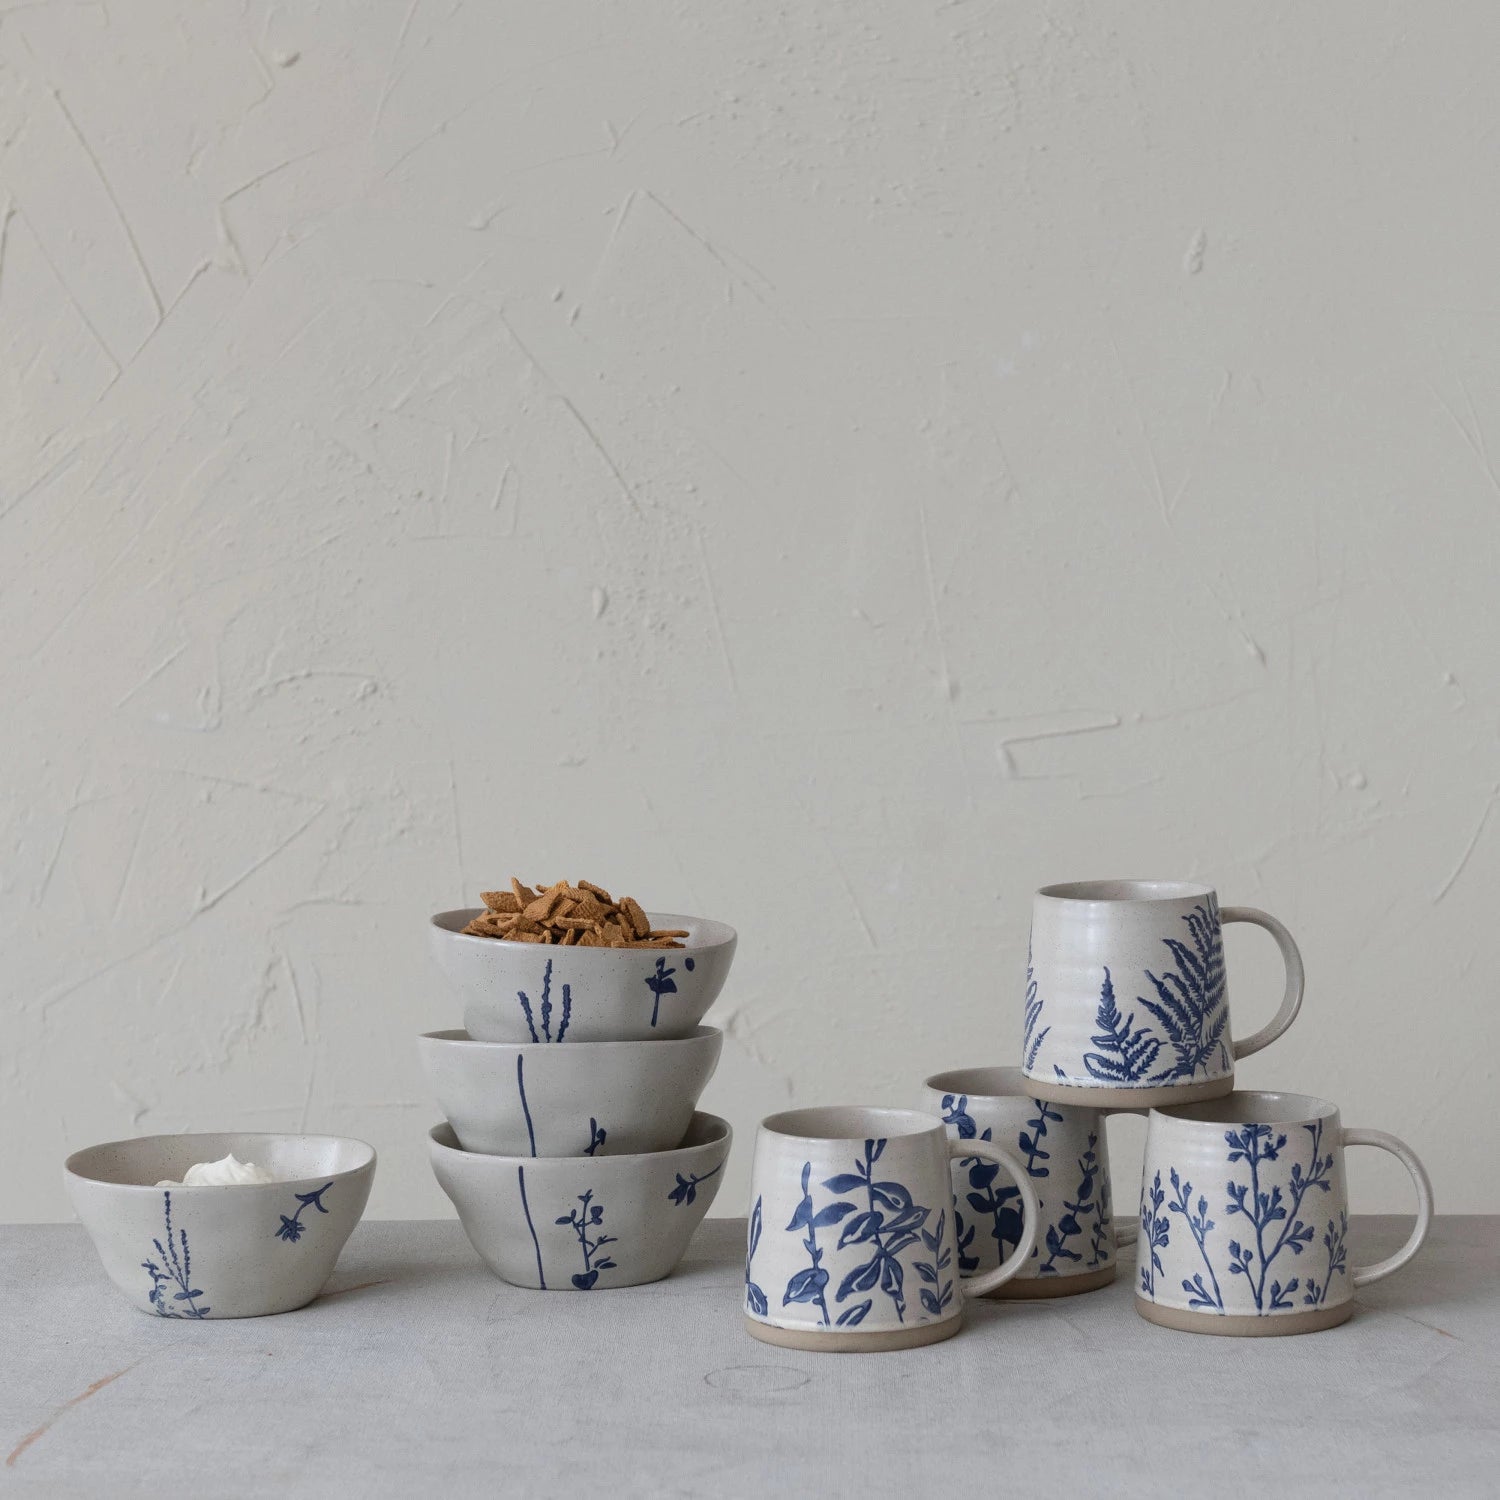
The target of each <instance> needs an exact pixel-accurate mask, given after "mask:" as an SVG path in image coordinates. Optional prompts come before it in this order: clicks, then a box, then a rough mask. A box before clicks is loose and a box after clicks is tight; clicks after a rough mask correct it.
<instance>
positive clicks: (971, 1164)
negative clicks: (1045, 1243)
mask: <svg viewBox="0 0 1500 1500" xmlns="http://www.w3.org/2000/svg"><path fill="white" fill-rule="evenodd" d="M990 1135H991V1131H990V1129H989V1127H988V1126H986V1127H985V1131H984V1134H983V1135H981V1136H980V1137H979V1139H980V1140H982V1141H987V1140H989V1138H990ZM958 1164H959V1166H961V1167H963V1168H964V1169H965V1170H966V1171H967V1172H968V1174H969V1191H968V1192H967V1193H966V1194H965V1195H964V1197H965V1200H966V1201H967V1203H968V1205H969V1207H970V1208H971V1209H973V1210H974V1212H975V1213H976V1214H984V1215H985V1216H986V1217H987V1218H988V1219H989V1221H990V1237H991V1239H993V1240H994V1241H995V1253H996V1255H997V1257H998V1258H999V1259H1000V1260H1002V1261H1003V1260H1004V1259H1005V1247H1006V1245H1007V1244H1008V1245H1009V1246H1010V1247H1011V1249H1015V1247H1016V1246H1017V1245H1019V1244H1020V1243H1021V1231H1022V1229H1023V1228H1024V1227H1025V1220H1024V1219H1023V1217H1022V1214H1021V1206H1020V1205H1021V1190H1020V1188H1018V1187H1017V1186H1016V1185H1015V1184H1014V1183H1010V1182H1007V1183H1001V1184H998V1185H997V1183H996V1181H995V1179H996V1178H998V1177H999V1175H1000V1164H999V1163H998V1162H993V1161H986V1160H985V1159H984V1158H983V1157H980V1156H964V1157H960V1158H959V1163H958ZM1037 1201H1038V1204H1040V1202H1041V1200H1040V1199H1038V1200H1037ZM957 1212H958V1211H957V1208H956V1206H955V1209H954V1223H955V1226H956V1228H957V1229H958V1244H959V1250H960V1252H962V1251H963V1250H964V1249H965V1248H966V1247H967V1246H968V1244H969V1242H970V1241H971V1240H972V1239H973V1238H974V1227H973V1226H972V1225H971V1226H969V1227H968V1229H967V1231H966V1230H965V1227H964V1224H963V1221H962V1220H961V1219H959V1218H958V1216H957ZM1031 1253H1032V1254H1033V1255H1035V1254H1036V1253H1037V1252H1036V1249H1035V1248H1033V1249H1032V1252H1031ZM968 1259H969V1260H970V1261H971V1264H968V1265H965V1264H964V1257H962V1255H961V1256H960V1260H959V1268H960V1269H961V1270H967V1271H973V1270H977V1269H978V1267H979V1258H978V1256H972V1257H968Z"/></svg>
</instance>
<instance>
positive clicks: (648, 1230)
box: [428, 1113, 733, 1292]
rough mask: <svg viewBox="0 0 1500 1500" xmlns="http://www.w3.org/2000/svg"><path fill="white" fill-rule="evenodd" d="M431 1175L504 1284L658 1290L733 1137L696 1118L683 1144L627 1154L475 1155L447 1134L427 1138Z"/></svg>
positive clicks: (438, 1129) (708, 1198)
mask: <svg viewBox="0 0 1500 1500" xmlns="http://www.w3.org/2000/svg"><path fill="white" fill-rule="evenodd" d="M428 1135H429V1145H428V1152H429V1155H430V1157H431V1160H432V1170H433V1173H434V1174H435V1175H436V1177H437V1180H438V1182H439V1184H440V1185H441V1186H442V1189H443V1191H444V1192H445V1193H446V1194H447V1195H448V1197H449V1198H450V1199H452V1201H453V1206H454V1207H455V1208H456V1209H457V1210H458V1217H459V1219H460V1220H461V1221H462V1223H463V1226H464V1233H465V1234H467V1235H468V1237H469V1243H470V1244H472V1245H473V1246H474V1248H475V1250H476V1251H478V1252H479V1258H480V1259H481V1260H482V1261H483V1262H484V1263H485V1265H487V1266H488V1267H489V1268H490V1270H492V1271H493V1272H494V1273H495V1275H496V1276H499V1277H500V1278H501V1279H502V1280H504V1281H508V1282H510V1283H512V1284H513V1285H514V1286H523V1287H531V1288H533V1289H535V1290H538V1291H552V1292H555V1291H580V1292H587V1291H604V1290H607V1289H608V1288H610V1287H621V1286H637V1285H639V1284H640V1283H641V1282H646V1281H659V1280H660V1279H661V1278H662V1277H663V1276H666V1275H667V1274H668V1273H669V1272H671V1270H672V1269H673V1267H674V1266H676V1264H677V1262H678V1261H680V1260H681V1259H682V1256H683V1253H684V1252H685V1251H686V1249H687V1247H688V1241H689V1240H690V1239H692V1237H693V1231H694V1230H695V1229H696V1228H697V1227H698V1225H699V1223H700V1222H701V1221H702V1218H703V1216H704V1214H706V1213H707V1212H708V1209H709V1205H710V1204H711V1203H712V1202H713V1201H714V1196H715V1194H717V1192H718V1191H719V1184H720V1182H722V1181H723V1168H724V1163H725V1162H726V1161H727V1160H728V1159H729V1148H730V1144H731V1142H732V1141H733V1132H732V1131H731V1130H730V1128H729V1125H728V1123H727V1122H726V1121H724V1120H721V1119H719V1118H718V1116H717V1115H708V1114H702V1113H699V1114H695V1115H694V1116H693V1118H692V1121H691V1123H690V1124H689V1126H688V1129H687V1133H686V1137H685V1139H684V1141H683V1143H682V1145H681V1146H679V1147H678V1148H677V1149H675V1150H672V1151H655V1152H650V1153H645V1154H641V1155H637V1156H596V1157H589V1156H583V1157H576V1156H575V1157H531V1156H482V1155H477V1154H475V1153H473V1152H468V1151H462V1150H460V1149H459V1147H458V1138H457V1136H455V1135H454V1133H453V1127H452V1126H451V1125H447V1124H443V1125H435V1126H433V1128H432V1130H431V1131H429V1132H428Z"/></svg>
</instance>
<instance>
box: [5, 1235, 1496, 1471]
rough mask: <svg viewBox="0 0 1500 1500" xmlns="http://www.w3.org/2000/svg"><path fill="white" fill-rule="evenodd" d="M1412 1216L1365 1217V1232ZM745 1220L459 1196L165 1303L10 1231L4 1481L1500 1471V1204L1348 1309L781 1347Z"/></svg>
mask: <svg viewBox="0 0 1500 1500" xmlns="http://www.w3.org/2000/svg"><path fill="white" fill-rule="evenodd" d="M1408 1224H1409V1220H1402V1219H1381V1218H1365V1219H1359V1220H1356V1221H1355V1226H1354V1233H1353V1245H1354V1258H1355V1259H1356V1260H1361V1261H1363V1260H1369V1259H1373V1258H1375V1257H1376V1256H1379V1255H1383V1254H1385V1253H1386V1252H1387V1251H1389V1250H1390V1249H1393V1248H1394V1247H1395V1245H1396V1244H1397V1243H1399V1240H1400V1239H1401V1237H1403V1236H1404V1235H1405V1233H1406V1230H1407V1226H1408ZM743 1245H744V1224H743V1221H740V1220H717V1221H709V1222H708V1223H706V1224H705V1225H704V1226H703V1228H702V1229H701V1230H700V1231H699V1233H698V1236H697V1238H696V1239H695V1240H694V1243H693V1246H692V1249H691V1250H690V1251H689V1254H688V1258H687V1260H686V1261H685V1263H684V1264H683V1266H682V1267H681V1268H680V1269H679V1270H678V1272H677V1273H676V1274H675V1275H674V1276H672V1277H671V1278H670V1279H668V1280H667V1281H663V1282H658V1283H657V1284H656V1285H654V1286H644V1287H633V1288H629V1289H623V1290H619V1291H613V1292H595V1293H588V1294H577V1293H538V1292H528V1291H520V1290H518V1289H516V1288H514V1287H510V1286H506V1285H505V1284H504V1283H503V1282H499V1281H496V1280H495V1279H494V1278H493V1277H491V1276H490V1275H489V1274H488V1272H486V1271H485V1270H484V1268H483V1267H482V1266H481V1265H480V1264H479V1263H478V1261H477V1260H476V1259H475V1257H474V1254H473V1252H472V1251H471V1250H470V1248H469V1246H468V1243H467V1242H466V1241H465V1239H464V1237H463V1233H462V1231H461V1230H460V1229H459V1227H458V1225H457V1224H456V1223H369V1224H364V1225H362V1226H361V1227H360V1228H359V1229H358V1230H356V1231H355V1234H354V1236H353V1238H352V1239H351V1240H350V1242H349V1245H348V1247H347V1248H346V1249H345V1251H344V1255H343V1258H342V1259H341V1260H340V1262H339V1265H338V1268H337V1270H336V1271H335V1272H334V1276H333V1279H332V1280H331V1282H330V1283H329V1288H328V1291H327V1292H326V1293H325V1294H324V1295H323V1296H322V1297H321V1298H320V1299H319V1300H318V1301H316V1302H315V1303H313V1304H312V1305H311V1306H310V1307H307V1308H305V1309H303V1310H302V1311H300V1312H296V1313H288V1314H285V1315H283V1316H281V1317H277V1318H258V1319H253V1320H247V1321H243V1322H222V1323H219V1322H208V1323H182V1322H165V1321H157V1320H154V1319H152V1318H149V1317H145V1316H143V1315H142V1314H140V1313H138V1312H136V1311H134V1310H133V1309H132V1308H130V1307H129V1306H127V1305H126V1303H125V1302H124V1301H123V1300H122V1299H120V1298H119V1296H118V1295H117V1294H116V1293H115V1291H114V1290H113V1288H111V1287H110V1286H109V1285H108V1283H107V1282H106V1281H105V1279H104V1274H103V1272H102V1270H101V1269H100V1268H99V1265H98V1263H97V1261H96V1260H95V1259H94V1256H93V1252H92V1249H91V1247H90V1245H89V1243H88V1241H87V1239H86V1237H85V1236H84V1233H83V1231H82V1230H81V1229H80V1228H77V1227H75V1226H71V1225H45V1226H20V1227H12V1228H0V1292H3V1301H0V1307H3V1308H4V1313H3V1315H0V1326H3V1328H4V1337H3V1339H0V1351H3V1357H0V1444H3V1449H4V1452H5V1454H7V1455H8V1456H7V1457H5V1458H4V1459H3V1461H0V1494H12V1493H13V1494H17V1495H49V1496H50V1495H63V1496H90V1495H108V1496H134V1495H141V1496H150V1497H153V1500H171V1497H176V1496H193V1497H195V1500H201V1497H218V1496H239V1495H272V1496H277V1497H283V1496H301V1495H320V1496H326V1495H345V1494H349V1495H358V1496H361V1497H372V1496H386V1495H392V1496H396V1495H400V1496H406V1495H414V1496H416V1495H420V1496H427V1495H431V1496H439V1495H441V1496H454V1495H459V1496H464V1495H471V1494H472V1495H480V1494H483V1495H501V1496H509V1495H520V1496H529V1495H552V1494H565V1495H567V1496H568V1497H569V1500H596V1497H599V1500H603V1497H618V1496H635V1495H640V1496H676V1495H683V1496H699V1495H703V1496H714V1497H735V1496H742V1495H743V1496H754V1497H757V1500H767V1497H770V1496H777V1497H788V1496H790V1497H800V1496H851V1497H852V1496H858V1497H862V1500H873V1497H877V1496H886V1495H890V1496H903V1497H912V1500H967V1497H969V1496H974V1497H980V1496H983V1497H985V1500H992V1497H996V1496H1004V1497H1007V1500H1008V1497H1022V1496H1025V1497H1033V1496H1034V1497H1037V1500H1052V1497H1064V1496H1067V1497H1073V1496H1080V1495H1106V1494H1107V1495H1108V1496H1109V1497H1110V1500H1128V1497H1132V1496H1137V1495H1139V1496H1150V1497H1151V1500H1163V1497H1169V1496H1178V1495H1185V1494H1191V1493H1194V1492H1197V1491H1202V1492H1203V1493H1204V1494H1207V1495H1213V1496H1226V1495H1251V1494H1257V1495H1259V1494H1265V1495H1270V1496H1275V1497H1278V1500H1280V1497H1286V1496H1297V1495H1320V1496H1327V1495H1331V1494H1333V1495H1358V1496H1362V1497H1372V1496H1383V1495H1412V1494H1419V1493H1420V1494H1424V1495H1427V1496H1434V1497H1437V1496H1467V1495H1491V1496H1492V1495H1496V1494H1500V1337H1497V1335H1500V1218H1443V1219H1440V1220H1439V1221H1438V1222H1437V1224H1436V1226H1435V1227H1434V1231H1433V1234H1432V1237H1431V1239H1430V1240H1429V1241H1428V1244H1427V1248H1426V1250H1425V1251H1424V1252H1423V1254H1422V1256H1421V1257H1420V1258H1419V1259H1418V1260H1417V1261H1416V1262H1415V1263H1414V1264H1413V1265H1412V1266H1411V1267H1409V1268H1408V1269H1407V1270H1405V1271H1403V1272H1400V1273H1398V1274H1397V1275H1396V1276H1393V1277H1391V1278H1390V1279H1389V1280H1387V1281H1384V1282H1381V1283H1380V1284H1379V1285H1377V1286H1373V1287H1370V1288H1367V1289H1366V1290H1365V1291H1364V1292H1363V1293H1362V1294H1361V1298H1360V1303H1361V1310H1360V1312H1359V1313H1358V1314H1357V1315H1356V1316H1355V1318H1354V1319H1353V1320H1352V1321H1351V1322H1350V1323H1347V1324H1345V1325H1344V1326H1343V1327H1342V1328H1338V1329H1334V1330H1332V1331H1330V1332H1327V1333H1319V1334H1310V1335H1305V1336H1303V1337H1300V1338H1285V1339H1218V1338H1204V1337H1201V1336H1194V1335H1191V1334H1180V1333H1171V1332H1168V1331H1167V1330H1165V1329H1160V1328H1155V1327H1152V1326H1150V1325H1149V1324H1147V1323H1145V1322H1143V1321H1142V1320H1141V1319H1140V1318H1138V1317H1136V1315H1135V1313H1134V1311H1133V1310H1132V1307H1131V1288H1132V1284H1133V1281H1134V1272H1133V1266H1132V1263H1131V1261H1130V1260H1129V1259H1128V1258H1127V1259H1126V1261H1125V1263H1124V1265H1123V1266H1122V1270H1121V1275H1120V1279H1119V1280H1118V1281H1117V1282H1116V1283H1115V1285H1114V1286H1112V1287H1109V1288H1107V1289H1105V1290H1104V1291H1100V1292H1095V1293H1092V1294H1090V1295H1088V1296H1084V1297H1076V1298H1063V1299H1059V1300H1056V1301H1051V1302H1033V1303H1015V1302H1012V1303H998V1304H996V1303H979V1304H971V1307H970V1313H969V1322H968V1325H967V1326H966V1328H965V1329H964V1331H963V1332H962V1333H961V1334H960V1335H959V1336H958V1337H957V1338H956V1339H953V1340H951V1341H949V1342H948V1343H945V1344H938V1345H935V1346H933V1347H931V1348H927V1349H916V1350H912V1351H909V1352H906V1353H902V1354H883V1355H843V1356H840V1355H814V1354H800V1353H795V1352H792V1351H787V1350H779V1349H772V1348H768V1347H766V1346H765V1345H762V1344H759V1343H756V1342H755V1341H754V1340H752V1339H750V1338H748V1337H747V1336H746V1335H745V1333H744V1332H743V1331H742V1328H741V1324H740V1292H741V1286H742V1274H743V1273H742V1268H743V1257H744V1249H743Z"/></svg>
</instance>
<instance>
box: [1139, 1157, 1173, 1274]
mask: <svg viewBox="0 0 1500 1500" xmlns="http://www.w3.org/2000/svg"><path fill="white" fill-rule="evenodd" d="M1166 1201H1167V1195H1166V1192H1165V1191H1164V1190H1163V1188H1162V1185H1161V1173H1160V1172H1158V1173H1157V1174H1156V1180H1155V1181H1154V1182H1153V1183H1152V1184H1151V1186H1150V1187H1149V1188H1147V1189H1146V1193H1145V1196H1144V1198H1143V1200H1142V1202H1141V1239H1140V1243H1141V1247H1142V1250H1143V1251H1147V1250H1149V1251H1150V1255H1149V1257H1145V1256H1143V1257H1142V1260H1141V1290H1142V1291H1143V1292H1144V1293H1145V1294H1146V1295H1147V1296H1148V1297H1150V1298H1152V1299H1153V1300H1154V1299H1155V1297H1156V1277H1157V1273H1158V1272H1162V1273H1163V1274H1165V1270H1164V1268H1163V1266H1162V1263H1161V1256H1160V1255H1159V1254H1158V1253H1157V1252H1158V1251H1160V1250H1163V1249H1165V1248H1166V1247H1167V1246H1168V1245H1170V1244H1171V1243H1172V1223H1171V1220H1170V1219H1169V1217H1168V1216H1167V1215H1166V1214H1164V1213H1163V1212H1162V1211H1161V1206H1162V1204H1163V1203H1165V1202H1166Z"/></svg>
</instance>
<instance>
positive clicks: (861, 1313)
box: [838, 1298, 875, 1328]
mask: <svg viewBox="0 0 1500 1500" xmlns="http://www.w3.org/2000/svg"><path fill="white" fill-rule="evenodd" d="M874 1305H875V1304H874V1302H873V1301H872V1300H871V1299H869V1298H866V1299H865V1300H864V1301H863V1302H856V1303H855V1304H854V1306H853V1307H846V1308H845V1309H844V1310H843V1312H841V1313H840V1314H839V1316H838V1327H840V1328H857V1327H858V1326H859V1325H860V1324H861V1323H863V1322H864V1320H865V1315H866V1314H867V1313H868V1312H869V1311H870V1309H871V1308H872V1307H874Z"/></svg>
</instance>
